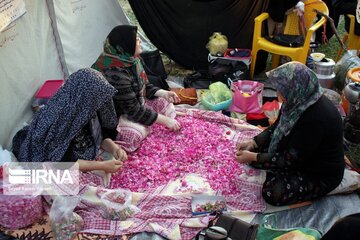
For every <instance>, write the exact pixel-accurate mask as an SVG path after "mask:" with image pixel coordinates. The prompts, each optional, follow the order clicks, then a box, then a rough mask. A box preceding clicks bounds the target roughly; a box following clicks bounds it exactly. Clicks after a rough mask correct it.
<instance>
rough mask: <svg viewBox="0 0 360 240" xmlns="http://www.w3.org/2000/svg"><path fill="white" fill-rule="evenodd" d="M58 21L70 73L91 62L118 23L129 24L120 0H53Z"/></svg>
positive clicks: (89, 64)
mask: <svg viewBox="0 0 360 240" xmlns="http://www.w3.org/2000/svg"><path fill="white" fill-rule="evenodd" d="M53 3H54V9H55V14H56V24H57V28H58V32H59V35H60V39H61V45H62V46H63V50H64V55H65V61H66V65H67V68H68V70H69V73H70V74H71V73H73V72H75V71H76V70H78V69H79V68H83V67H88V66H91V64H93V63H94V62H95V60H96V59H97V57H98V56H99V54H100V53H101V51H102V49H103V42H104V39H105V37H106V36H107V35H108V34H109V32H110V31H111V29H112V28H113V27H115V26H117V25H121V24H128V20H127V18H126V16H125V14H124V12H123V11H122V9H121V7H120V5H119V3H118V1H116V0H115V1H112V0H106V1H99V0H82V1H63V0H54V1H53Z"/></svg>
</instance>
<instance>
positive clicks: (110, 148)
mask: <svg viewBox="0 0 360 240" xmlns="http://www.w3.org/2000/svg"><path fill="white" fill-rule="evenodd" d="M101 148H102V149H104V150H105V151H107V152H109V153H111V154H112V155H113V156H114V157H115V159H116V160H119V161H124V160H126V159H127V154H126V152H125V151H124V150H123V149H122V148H121V147H120V146H119V145H117V144H116V143H115V142H114V141H113V140H111V139H110V138H106V139H104V140H103V141H102V143H101Z"/></svg>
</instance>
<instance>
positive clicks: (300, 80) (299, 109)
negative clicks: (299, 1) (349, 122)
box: [235, 62, 344, 206]
mask: <svg viewBox="0 0 360 240" xmlns="http://www.w3.org/2000/svg"><path fill="white" fill-rule="evenodd" d="M267 76H268V78H269V80H270V82H271V83H272V84H273V85H274V86H275V88H276V89H277V91H278V96H279V98H280V99H281V100H282V102H283V104H282V107H281V111H280V115H279V117H278V119H277V121H276V122H275V123H274V125H272V126H271V127H269V128H268V129H267V130H265V131H264V132H262V133H260V134H259V135H257V136H256V137H255V138H254V139H252V140H249V141H246V142H243V143H241V144H240V145H239V146H238V147H237V152H236V156H235V157H236V160H237V161H238V162H240V163H251V165H252V166H254V167H256V168H261V169H266V170H268V171H267V177H266V181H265V183H264V186H263V197H264V199H265V201H267V202H268V203H270V204H273V205H277V206H280V205H287V204H293V203H296V202H301V201H308V200H311V199H314V198H318V197H321V196H324V195H325V194H327V193H328V192H330V191H332V190H333V189H334V188H336V187H337V186H338V185H339V184H340V182H341V180H342V177H343V174H344V150H343V127H342V119H341V116H340V114H339V112H338V110H337V109H336V107H335V106H334V105H333V103H332V102H331V101H330V100H329V99H327V98H326V97H325V96H323V95H322V93H321V91H320V86H319V83H318V79H317V77H316V74H315V73H314V72H313V71H311V70H310V69H309V68H308V67H306V66H305V65H304V64H302V63H299V62H290V63H286V64H284V65H282V66H280V67H278V68H276V69H274V70H271V71H270V72H268V73H267Z"/></svg>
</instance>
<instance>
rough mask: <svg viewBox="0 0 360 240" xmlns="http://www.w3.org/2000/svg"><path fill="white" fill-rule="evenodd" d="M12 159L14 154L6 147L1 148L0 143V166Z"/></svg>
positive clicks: (13, 159) (14, 159)
mask: <svg viewBox="0 0 360 240" xmlns="http://www.w3.org/2000/svg"><path fill="white" fill-rule="evenodd" d="M12 161H16V158H15V156H14V154H13V153H12V152H9V151H8V150H6V149H3V148H2V146H1V145H0V166H2V165H3V164H4V163H7V162H12Z"/></svg>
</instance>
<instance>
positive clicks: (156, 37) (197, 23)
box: [129, 0, 269, 69]
mask: <svg viewBox="0 0 360 240" xmlns="http://www.w3.org/2000/svg"><path fill="white" fill-rule="evenodd" d="M268 2H269V0H212V1H200V0H197V1H196V0H161V1H159V0H147V1H143V0H129V3H130V6H131V8H132V10H133V11H134V14H135V16H136V17H137V19H138V21H139V23H140V25H141V27H142V28H143V30H144V32H145V33H146V35H147V36H148V37H149V39H150V41H151V42H152V43H153V44H154V45H155V46H156V47H157V48H158V49H159V50H161V51H162V52H164V53H165V54H166V55H168V56H169V57H170V58H171V59H173V60H174V61H176V62H177V63H179V64H180V65H182V66H184V67H188V68H192V69H206V68H207V65H208V63H207V55H208V53H209V52H208V50H207V49H206V48H205V46H206V44H207V42H208V41H209V37H210V36H211V35H212V34H213V32H221V33H222V34H224V35H226V36H227V37H228V42H229V48H235V47H236V48H248V49H251V47H252V36H253V31H254V18H255V17H256V16H258V15H259V14H260V13H262V12H263V11H265V10H266V8H267V5H268Z"/></svg>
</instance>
